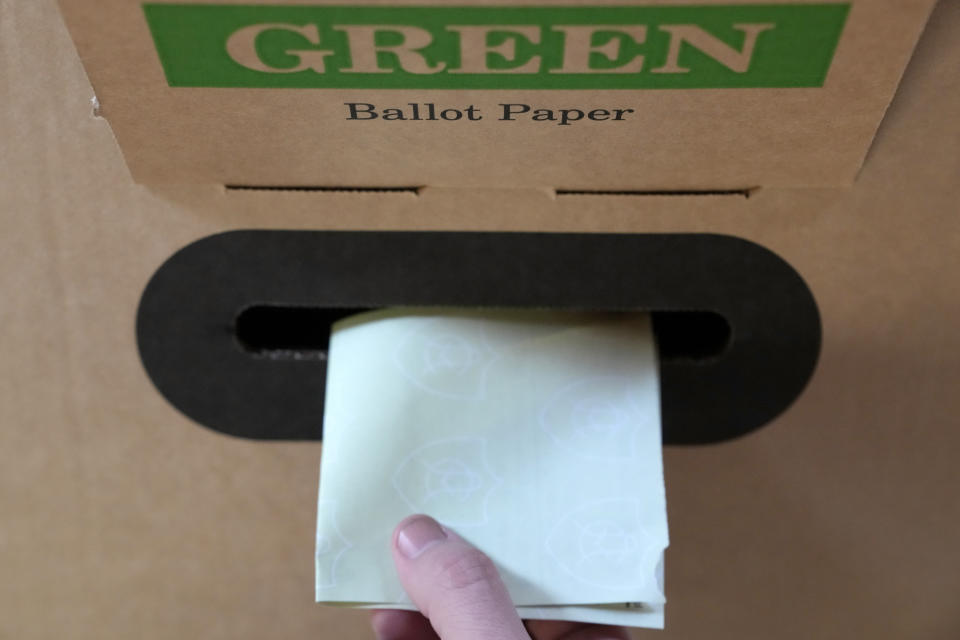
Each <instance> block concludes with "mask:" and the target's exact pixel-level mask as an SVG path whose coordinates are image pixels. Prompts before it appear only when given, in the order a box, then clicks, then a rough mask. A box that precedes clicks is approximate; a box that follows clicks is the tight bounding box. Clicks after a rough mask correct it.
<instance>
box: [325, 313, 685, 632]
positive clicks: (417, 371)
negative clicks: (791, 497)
mask: <svg viewBox="0 0 960 640" xmlns="http://www.w3.org/2000/svg"><path fill="white" fill-rule="evenodd" d="M413 513H426V514H429V515H431V516H433V517H434V518H436V519H437V520H438V521H440V522H441V523H442V524H443V525H444V526H446V527H448V528H450V529H452V530H454V531H456V532H457V533H458V534H460V535H461V536H462V537H463V538H465V539H466V540H468V541H469V542H471V543H472V544H473V545H475V546H476V547H478V548H480V549H481V550H483V551H484V552H486V554H487V555H489V556H490V558H491V559H492V560H493V561H494V563H495V564H496V565H497V567H498V568H499V570H500V573H501V575H502V576H503V579H504V582H505V583H506V585H507V588H508V589H509V591H510V595H511V596H512V598H513V601H514V603H515V604H516V606H517V609H518V611H519V613H520V615H521V617H523V618H526V619H547V620H575V621H583V622H599V623H604V624H622V625H629V626H641V627H653V628H662V626H663V608H664V602H665V599H664V591H663V553H664V550H665V549H666V547H667V544H668V536H667V517H666V499H665V495H664V485H663V466H662V459H661V439H660V406H659V385H658V377H657V361H656V352H655V347H654V341H653V336H652V331H651V326H650V318H649V317H648V316H646V315H624V314H586V313H584V314H579V313H560V312H541V311H535V312H530V311H465V310H446V309H441V310H436V309H433V310H424V309H402V310H389V311H377V312H371V313H365V314H362V315H358V316H354V317H351V318H348V319H346V320H343V321H341V322H339V323H338V324H337V325H335V326H334V329H333V334H332V336H331V340H330V350H329V362H328V369H327V390H326V410H325V414H324V442H323V459H322V463H321V473H320V499H319V508H318V516H317V549H316V590H317V591H316V594H317V601H318V602H323V603H327V604H341V605H350V606H357V607H378V608H412V607H411V605H410V600H409V599H408V598H407V596H406V594H405V593H404V591H403V588H402V587H401V585H400V582H399V581H398V579H397V577H396V574H395V571H394V566H393V561H392V557H391V553H390V540H391V534H392V531H393V529H394V527H395V526H396V525H397V524H398V523H399V522H400V521H401V520H402V519H403V518H404V517H406V516H408V515H410V514H413Z"/></svg>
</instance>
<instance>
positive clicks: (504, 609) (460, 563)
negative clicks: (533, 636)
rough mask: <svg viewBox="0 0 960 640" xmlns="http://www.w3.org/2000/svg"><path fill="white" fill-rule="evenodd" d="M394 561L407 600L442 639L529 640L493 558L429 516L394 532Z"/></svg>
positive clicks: (411, 519) (412, 520) (410, 520)
mask: <svg viewBox="0 0 960 640" xmlns="http://www.w3.org/2000/svg"><path fill="white" fill-rule="evenodd" d="M393 560H394V563H395V564H396V566H397V574H398V576H399V577H400V582H401V583H402V584H403V588H404V589H405V590H406V592H407V595H409V596H410V599H411V600H412V601H413V603H414V604H415V605H416V607H417V608H418V609H420V611H421V612H422V613H423V615H425V616H426V617H427V618H428V619H429V620H430V624H431V625H432V626H433V628H434V629H435V630H436V632H437V634H438V635H439V636H440V637H441V638H443V640H490V639H491V638H496V639H497V640H529V638H530V636H528V635H527V632H526V631H525V630H524V628H523V623H521V622H520V617H519V616H518V615H517V610H516V608H514V605H513V603H512V602H511V601H510V596H509V594H508V593H507V588H506V587H505V586H504V584H503V580H501V579H500V574H499V573H497V569H496V567H494V565H493V562H491V561H490V559H489V558H488V557H487V556H486V555H484V554H483V553H481V552H480V551H478V550H477V549H476V548H474V547H472V546H471V545H470V544H469V543H467V542H466V541H465V540H463V538H461V537H460V536H458V535H457V534H455V533H453V532H452V531H449V530H447V529H444V528H443V527H441V526H440V525H439V524H438V523H437V521H436V520H434V519H433V518H430V517H428V516H411V517H409V518H407V519H405V520H404V521H403V522H401V523H400V524H399V525H398V526H397V528H396V530H395V531H394V533H393Z"/></svg>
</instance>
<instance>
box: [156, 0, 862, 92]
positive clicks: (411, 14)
mask: <svg viewBox="0 0 960 640" xmlns="http://www.w3.org/2000/svg"><path fill="white" fill-rule="evenodd" d="M849 8H850V5H849V4H847V3H830V4H777V5H755V4H745V5H724V6H717V5H709V6H656V7H650V6H634V7H630V6H617V7H608V6H578V7H569V6H567V7H544V6H537V7H522V6H509V7H504V6H486V7H484V6H463V7H451V6H443V7H415V6H389V7H384V6H329V5H325V6H304V5H298V6H277V5H269V6H261V5H248V4H238V5H207V4H166V3H162V4H161V3H150V4H145V5H144V6H143V9H144V13H145V15H146V19H147V22H148V24H149V26H150V31H151V33H152V34H153V39H154V43H155V44H156V48H157V53H158V54H159V56H160V61H161V62H162V64H163V68H164V71H165V72H166V76H167V81H168V82H169V84H170V86H173V87H250V88H317V89H513V90H536V89H594V90H596V89H703V88H785V87H820V86H823V83H824V80H825V78H826V75H827V72H828V70H829V68H830V63H831V61H832V60H833V55H834V51H835V50H836V47H837V43H838V42H839V40H840V36H841V33H842V32H843V26H844V23H845V21H846V18H847V13H848V11H849Z"/></svg>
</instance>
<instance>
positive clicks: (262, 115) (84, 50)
mask: <svg viewBox="0 0 960 640" xmlns="http://www.w3.org/2000/svg"><path fill="white" fill-rule="evenodd" d="M790 2H793V3H797V2H799V3H804V0H788V2H787V3H790ZM260 3H261V4H267V5H269V4H314V5H317V4H319V5H324V4H350V3H344V2H342V1H340V0H294V1H291V0H261V2H260ZM60 4H61V5H62V7H63V10H64V14H65V16H66V18H67V22H68V23H69V26H70V30H71V32H72V34H73V36H74V38H75V40H76V43H77V48H78V50H79V52H80V54H81V56H82V57H83V60H84V62H85V64H86V67H87V70H88V72H89V73H90V77H91V79H92V81H93V85H94V87H95V89H96V91H97V94H98V97H99V98H100V102H101V106H102V114H103V116H104V117H105V118H107V119H108V120H109V121H110V123H111V125H112V126H113V128H114V131H116V133H117V137H118V140H119V142H120V145H121V147H122V148H123V149H124V150H125V152H126V159H127V161H128V162H129V164H130V167H131V171H132V173H133V175H134V177H135V178H136V179H137V180H138V181H142V182H146V183H151V184H153V183H162V182H183V181H188V182H209V183H219V184H239V185H300V186H388V187H390V186H424V185H428V186H460V187H463V186H468V187H471V186H472V187H476V186H484V187H489V186H492V185H497V186H503V187H525V186H530V185H534V186H539V187H552V188H558V189H658V190H662V189H667V190H675V189H718V188H726V189H739V188H752V187H757V186H763V187H778V186H779V187H782V186H818V187H823V186H837V185H844V186H846V185H849V184H850V183H851V182H852V181H853V179H854V177H855V176H856V173H857V170H858V169H859V168H860V165H861V162H862V160H863V157H864V154H865V153H866V151H867V149H868V147H869V145H870V141H871V140H872V138H873V135H874V133H875V131H876V128H877V125H878V123H879V122H880V119H881V118H882V116H883V112H884V109H885V108H886V106H887V105H888V104H889V101H890V98H891V96H892V95H893V92H894V89H895V87H896V85H897V81H898V80H899V78H900V76H901V73H902V72H903V69H904V66H905V65H906V63H907V60H908V59H909V56H910V53H911V51H912V49H913V45H914V43H915V42H916V38H917V37H918V35H919V33H920V31H921V29H922V27H923V23H924V20H925V18H926V16H927V13H928V12H929V10H930V7H931V5H932V0H852V2H851V9H850V14H849V17H848V19H847V22H846V26H845V28H844V31H843V34H842V37H841V39H840V43H839V46H838V48H837V51H836V56H835V58H834V60H833V64H832V66H831V67H830V70H829V73H828V75H827V78H826V82H825V84H824V86H823V87H817V88H792V89H696V90H674V89H669V90H645V91H619V90H581V91H555V90H549V91H547V90H526V91H521V90H512V91H461V92H457V91H450V90H431V91H415V90H404V89H390V90H372V89H363V90H359V89H353V90H346V89H339V90H334V89H324V90H317V89H313V90H311V89H283V90H265V89H249V88H226V89H211V88H190V87H187V88H184V87H170V86H168V84H167V80H166V79H165V77H164V72H163V69H162V68H161V65H160V60H159V59H158V55H157V51H156V50H155V48H154V44H153V41H152V39H151V35H150V31H149V29H148V27H147V23H146V20H145V19H144V15H143V10H142V9H141V3H140V2H136V1H134V0H61V2H60ZM214 4H236V2H235V0H217V1H216V3H214ZM360 4H363V5H373V6H383V5H397V4H404V3H398V2H396V0H371V1H369V2H363V3H360ZM410 4H417V5H421V4H422V5H430V6H438V7H443V6H458V5H480V6H482V5H484V4H496V3H491V2H488V1H486V0H468V1H466V2H452V1H451V0H427V1H425V2H418V3H410ZM524 4H525V5H531V6H578V5H584V6H589V5H597V4H600V5H630V4H636V3H634V2H633V1H632V0H610V1H609V2H598V1H597V0H529V1H528V2H525V3H524ZM643 4H648V5H652V6H661V5H677V6H683V5H725V4H727V5H729V4H734V5H735V4H737V3H731V2H727V1H726V0H679V1H677V0H651V1H650V2H647V3H643ZM772 4H784V0H774V2H772ZM770 33H771V34H772V35H767V36H764V37H770V38H775V37H777V33H776V31H775V30H774V31H771V32H770ZM758 46H759V45H758ZM190 47H191V45H184V46H183V48H187V49H189V48H190ZM805 55H809V54H808V52H804V51H797V56H798V57H801V58H802V57H803V56H805ZM650 58H651V61H652V60H653V55H651V56H650ZM650 64H651V66H652V64H653V62H651V63H650ZM348 101H349V102H365V103H369V104H375V105H377V107H378V108H380V109H383V108H385V107H389V106H394V107H396V106H403V105H406V104H407V103H425V102H433V103H435V104H437V105H439V106H440V107H444V106H446V107H461V108H462V107H464V106H466V105H469V104H473V105H477V106H478V107H480V108H481V109H482V111H483V112H484V113H485V114H486V115H487V117H486V119H485V120H484V121H482V122H464V121H460V122H409V121H408V122H386V121H384V120H382V119H380V120H376V121H364V122H348V121H347V120H346V119H345V118H346V115H345V114H346V113H347V112H346V109H345V107H344V103H345V102H348ZM501 102H518V103H525V104H529V105H531V106H533V107H534V108H541V107H542V108H551V109H560V108H571V107H578V108H581V109H584V110H587V111H589V110H591V109H597V108H605V109H611V108H621V107H624V108H632V109H634V110H635V113H634V114H632V115H630V116H629V118H627V120H626V121H624V122H582V123H579V124H577V125H573V126H558V125H556V124H554V123H535V122H527V121H523V122H499V121H497V120H496V119H495V118H494V117H493V114H494V112H495V111H496V110H497V108H498V107H497V104H498V103H501ZM546 159H549V161H546Z"/></svg>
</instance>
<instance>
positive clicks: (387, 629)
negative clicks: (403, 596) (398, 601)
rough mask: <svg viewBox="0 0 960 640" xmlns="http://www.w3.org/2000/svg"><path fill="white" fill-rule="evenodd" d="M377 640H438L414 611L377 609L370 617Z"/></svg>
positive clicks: (422, 618) (425, 621) (420, 616)
mask: <svg viewBox="0 0 960 640" xmlns="http://www.w3.org/2000/svg"><path fill="white" fill-rule="evenodd" d="M370 626H372V627H373V633H374V634H375V635H376V636H377V640H439V639H438V638H437V634H436V633H434V632H433V628H432V627H431V626H430V623H429V622H428V621H427V619H426V618H424V617H423V616H422V615H420V614H419V613H417V612H416V611H402V610H400V609H378V610H376V611H374V612H373V615H372V616H371V617H370Z"/></svg>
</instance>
